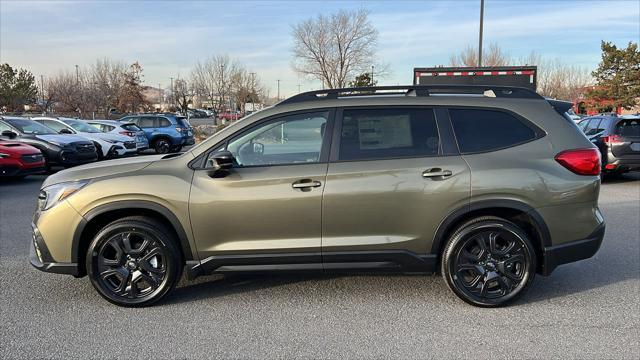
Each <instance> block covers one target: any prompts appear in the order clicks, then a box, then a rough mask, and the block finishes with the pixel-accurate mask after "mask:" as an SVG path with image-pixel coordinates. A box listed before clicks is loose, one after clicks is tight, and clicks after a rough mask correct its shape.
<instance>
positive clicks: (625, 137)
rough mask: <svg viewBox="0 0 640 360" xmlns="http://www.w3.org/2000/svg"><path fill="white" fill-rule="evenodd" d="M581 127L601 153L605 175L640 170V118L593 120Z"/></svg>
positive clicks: (613, 116)
mask: <svg viewBox="0 0 640 360" xmlns="http://www.w3.org/2000/svg"><path fill="white" fill-rule="evenodd" d="M578 127H579V128H580V129H581V130H582V131H583V132H584V134H585V135H586V136H587V138H589V140H590V141H591V142H592V143H593V144H595V145H596V146H597V147H598V150H600V154H601V158H602V171H603V172H604V173H605V174H611V175H614V174H622V173H625V172H628V171H634V170H640V116H625V117H618V116H615V115H596V116H590V117H587V118H584V119H582V121H580V123H579V124H578Z"/></svg>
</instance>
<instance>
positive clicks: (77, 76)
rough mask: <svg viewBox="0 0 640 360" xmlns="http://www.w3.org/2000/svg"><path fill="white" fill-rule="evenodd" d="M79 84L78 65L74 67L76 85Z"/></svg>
mask: <svg viewBox="0 0 640 360" xmlns="http://www.w3.org/2000/svg"><path fill="white" fill-rule="evenodd" d="M79 83H80V72H79V71H78V65H76V85H78V84H79Z"/></svg>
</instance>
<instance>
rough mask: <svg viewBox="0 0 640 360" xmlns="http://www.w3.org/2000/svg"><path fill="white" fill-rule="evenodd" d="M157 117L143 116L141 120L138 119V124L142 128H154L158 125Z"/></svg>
mask: <svg viewBox="0 0 640 360" xmlns="http://www.w3.org/2000/svg"><path fill="white" fill-rule="evenodd" d="M156 119H157V118H156V117H155V116H145V117H141V118H140V120H138V126H140V127H141V128H143V129H144V128H153V127H156V126H157V125H156V124H157V123H158V122H157V121H156Z"/></svg>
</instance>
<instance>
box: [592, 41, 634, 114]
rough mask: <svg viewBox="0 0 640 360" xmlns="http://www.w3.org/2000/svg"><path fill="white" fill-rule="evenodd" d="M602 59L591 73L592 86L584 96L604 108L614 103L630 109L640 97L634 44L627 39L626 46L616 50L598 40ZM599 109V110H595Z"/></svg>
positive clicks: (611, 45) (610, 44)
mask: <svg viewBox="0 0 640 360" xmlns="http://www.w3.org/2000/svg"><path fill="white" fill-rule="evenodd" d="M601 48H602V61H601V62H600V64H599V65H598V68H597V69H596V70H595V71H593V73H592V75H593V77H594V78H595V80H596V87H595V88H594V89H593V90H591V91H590V92H589V93H588V94H587V97H588V98H590V99H592V100H595V102H596V103H599V102H601V101H603V100H604V103H605V105H604V106H606V107H608V108H610V107H613V109H615V108H617V107H618V106H620V107H622V108H625V109H631V108H632V107H634V106H635V105H636V104H637V103H638V98H640V51H638V44H637V43H633V42H629V45H628V46H627V47H626V48H621V49H618V47H617V46H616V45H614V44H613V43H610V42H605V41H603V42H602V45H601ZM598 110H602V109H598Z"/></svg>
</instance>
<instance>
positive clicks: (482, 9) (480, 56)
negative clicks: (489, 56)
mask: <svg viewBox="0 0 640 360" xmlns="http://www.w3.org/2000/svg"><path fill="white" fill-rule="evenodd" d="M483 22H484V0H480V35H479V39H478V67H480V66H482V25H483Z"/></svg>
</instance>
